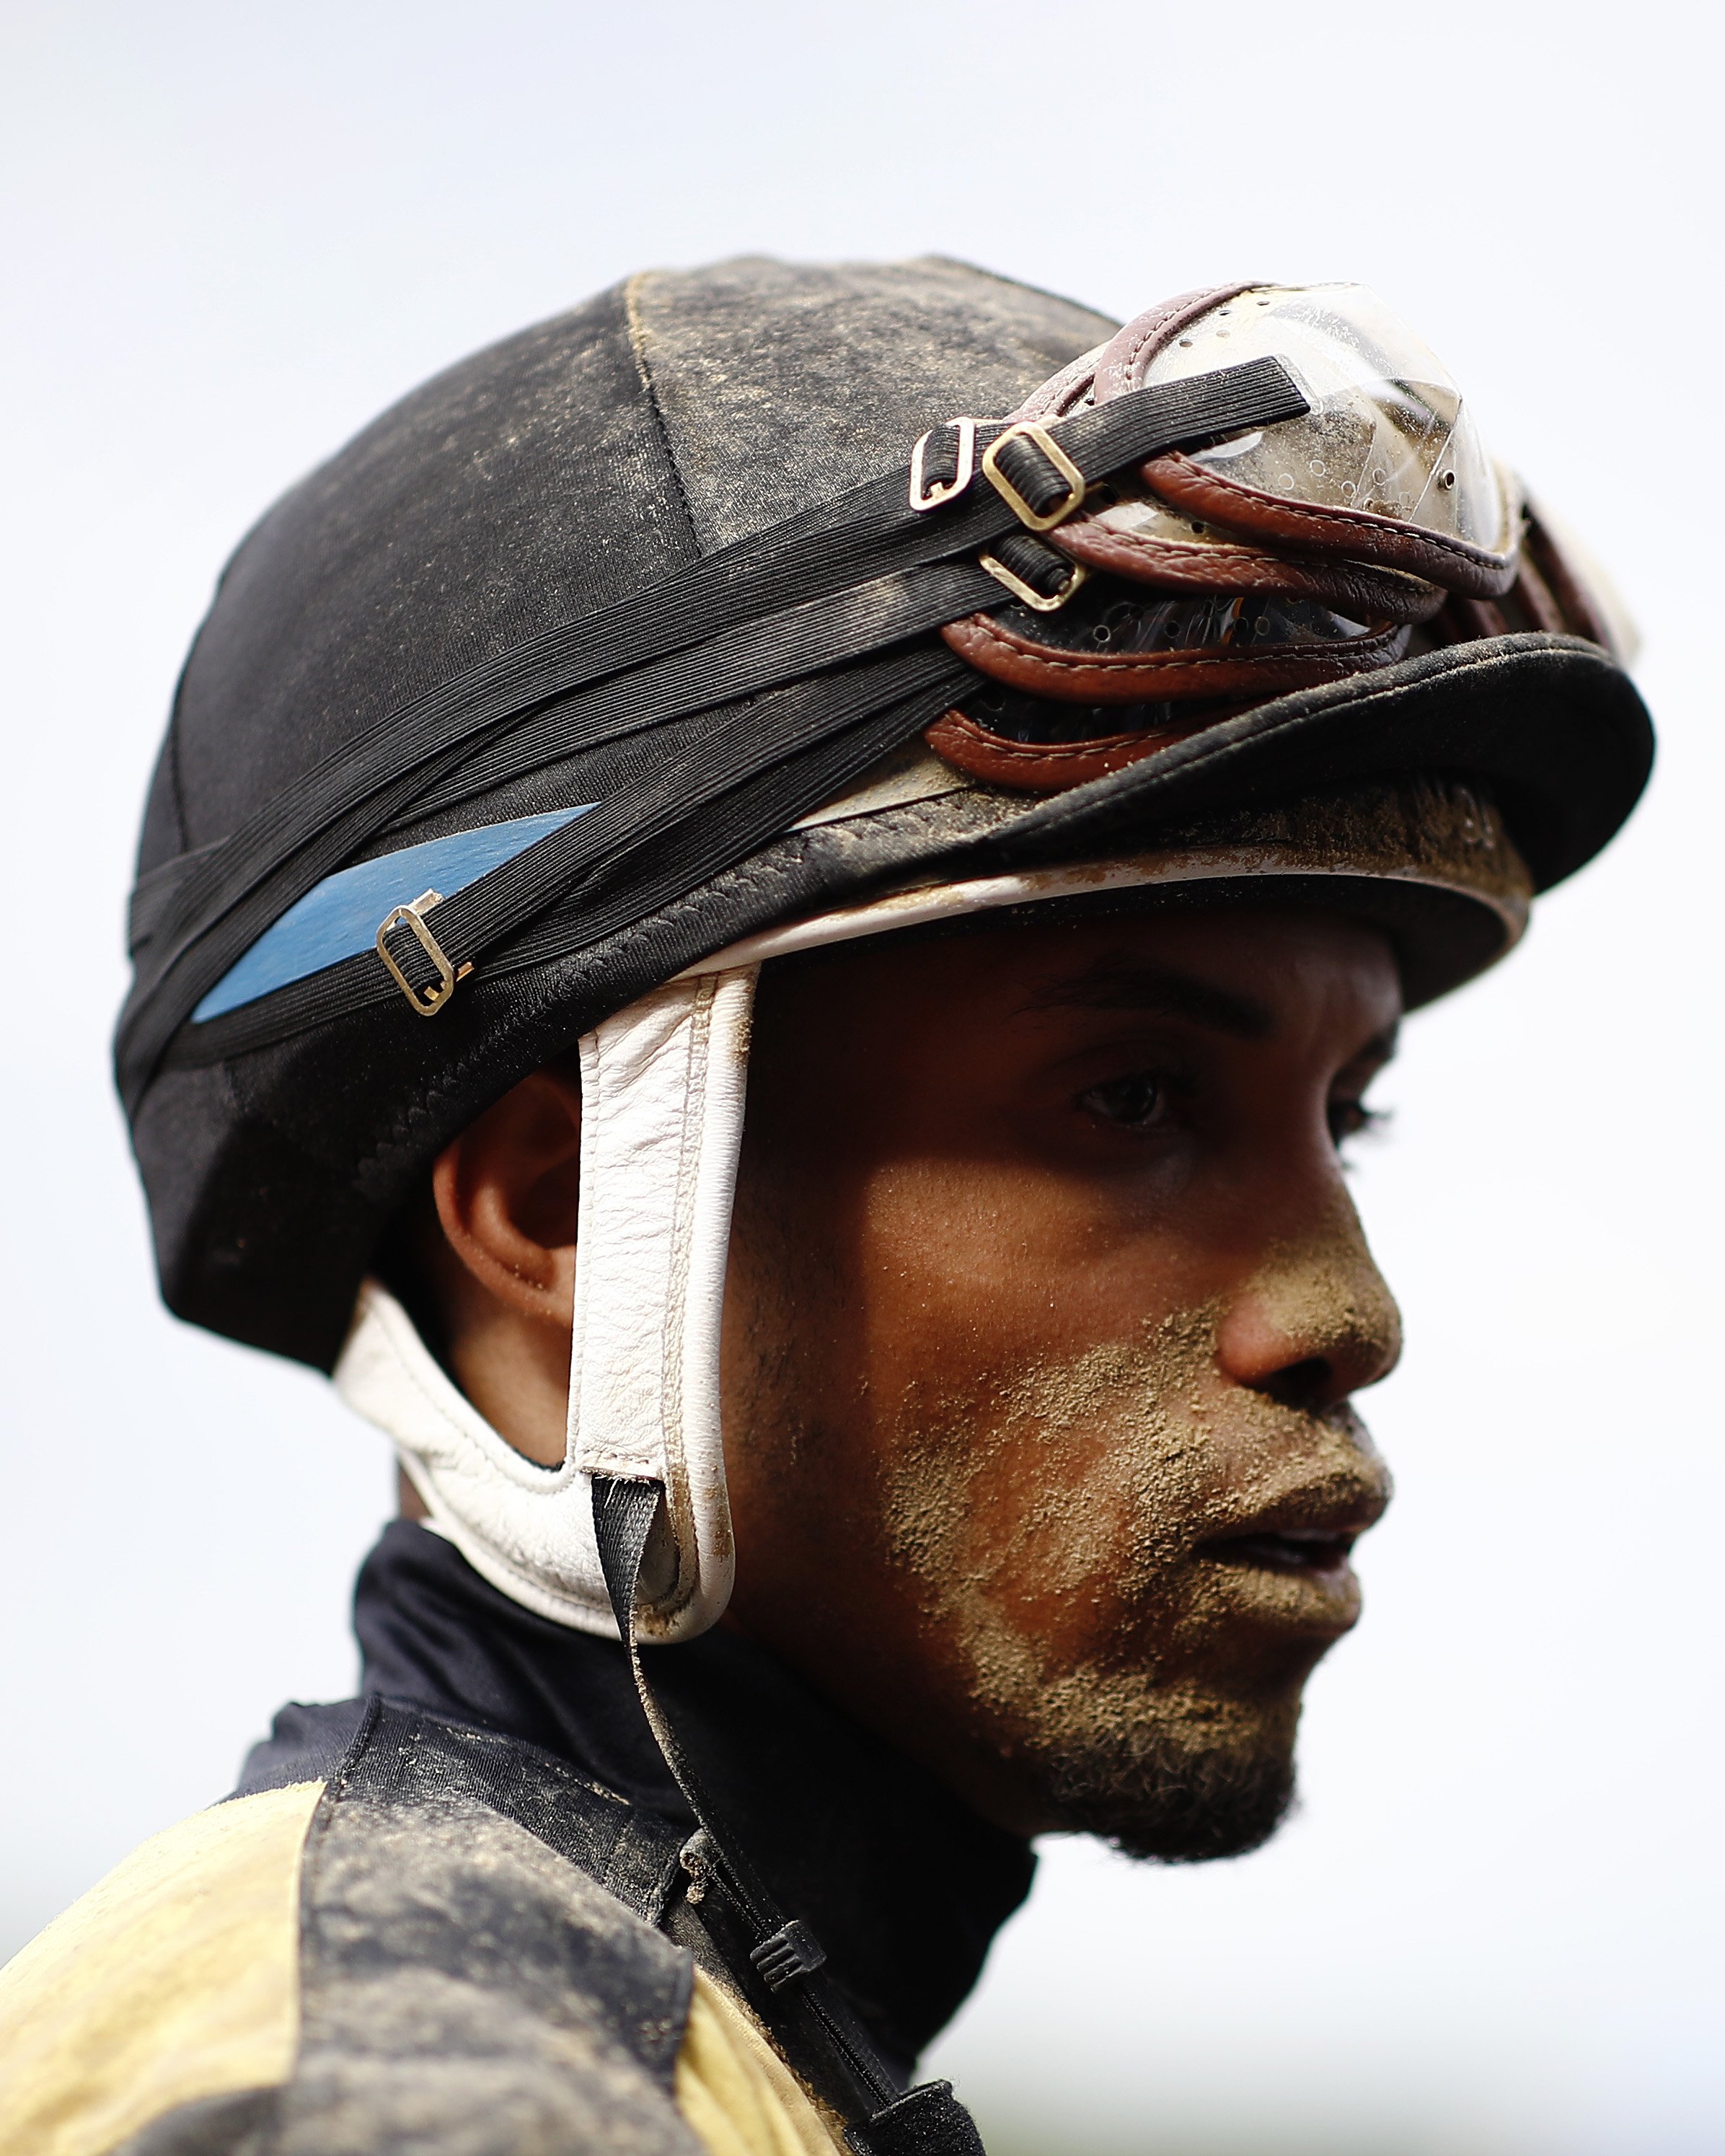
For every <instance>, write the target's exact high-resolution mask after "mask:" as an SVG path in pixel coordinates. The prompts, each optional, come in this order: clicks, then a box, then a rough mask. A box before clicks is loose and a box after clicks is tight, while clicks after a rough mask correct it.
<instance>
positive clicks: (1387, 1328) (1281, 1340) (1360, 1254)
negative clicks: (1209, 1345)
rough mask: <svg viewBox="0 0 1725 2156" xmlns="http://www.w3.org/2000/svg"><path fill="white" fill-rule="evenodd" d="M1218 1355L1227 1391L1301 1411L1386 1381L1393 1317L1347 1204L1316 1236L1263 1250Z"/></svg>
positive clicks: (1395, 1332) (1397, 1333) (1232, 1308)
mask: <svg viewBox="0 0 1725 2156" xmlns="http://www.w3.org/2000/svg"><path fill="white" fill-rule="evenodd" d="M1344 1209H1345V1210H1344ZM1216 1350H1217V1360H1218V1362H1219V1364H1220V1366H1221V1368H1222V1371H1223V1373H1224V1375H1225V1376H1227V1377H1229V1378H1232V1379H1233V1381H1234V1383H1235V1384H1237V1385H1245V1386H1246V1387H1248V1388H1249V1389H1250V1390H1252V1391H1253V1392H1258V1393H1264V1394H1267V1395H1268V1396H1269V1397H1270V1398H1271V1399H1274V1400H1276V1401H1278V1402H1280V1403H1281V1404H1282V1405H1283V1406H1286V1407H1292V1408H1299V1409H1303V1410H1305V1412H1307V1414H1321V1413H1322V1411H1323V1410H1324V1409H1327V1408H1332V1407H1338V1406H1339V1405H1340V1404H1341V1403H1342V1402H1343V1400H1345V1399H1348V1396H1349V1394H1353V1393H1357V1392H1358V1391H1360V1390H1362V1389H1363V1388H1364V1387H1365V1386H1367V1385H1375V1384H1376V1383H1378V1379H1379V1378H1386V1377H1388V1376H1389V1373H1390V1372H1391V1371H1392V1370H1393V1369H1394V1368H1395V1366H1396V1363H1397V1362H1398V1361H1399V1359H1400V1356H1401V1350H1402V1325H1401V1313H1400V1312H1399V1310H1398V1309H1397V1308H1396V1305H1395V1298H1394V1296H1392V1295H1391V1293H1390V1291H1389V1284H1388V1282H1387V1281H1385V1280H1384V1276H1383V1274H1382V1273H1380V1272H1379V1271H1378V1267H1377V1264H1376V1261H1375V1260H1373V1256H1372V1254H1371V1251H1370V1250H1368V1247H1367V1245H1366V1239H1365V1235H1364V1233H1363V1230H1362V1229H1361V1227H1360V1224H1359V1221H1358V1218H1357V1217H1356V1215H1355V1214H1354V1211H1353V1206H1352V1205H1351V1204H1348V1203H1347V1201H1346V1199H1343V1201H1342V1204H1341V1205H1340V1206H1338V1207H1337V1209H1336V1212H1335V1215H1334V1217H1333V1218H1332V1220H1331V1221H1330V1222H1329V1223H1328V1224H1327V1226H1326V1228H1325V1229H1324V1230H1323V1231H1322V1232H1320V1233H1317V1234H1316V1235H1312V1237H1310V1238H1309V1239H1307V1240H1301V1242H1299V1243H1298V1244H1294V1245H1288V1244H1278V1245H1272V1247H1271V1249H1270V1250H1268V1251H1267V1252H1266V1255H1265V1256H1264V1259H1263V1260H1262V1262H1261V1263H1260V1265H1259V1267H1258V1268H1257V1270H1255V1272H1254V1273H1253V1274H1252V1276H1250V1279H1249V1280H1248V1281H1246V1282H1245V1285H1244V1286H1243V1287H1242V1288H1241V1289H1240V1291H1239V1292H1238V1293H1237V1294H1236V1295H1235V1296H1234V1298H1233V1300H1232V1301H1230V1305H1229V1306H1228V1309H1227V1311H1226V1313H1225V1315H1224V1317H1223V1320H1222V1323H1221V1326H1220V1327H1219V1331H1218V1334H1217V1341H1216Z"/></svg>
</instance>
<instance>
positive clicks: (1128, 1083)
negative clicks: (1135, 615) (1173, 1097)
mask: <svg viewBox="0 0 1725 2156" xmlns="http://www.w3.org/2000/svg"><path fill="white" fill-rule="evenodd" d="M1078 1105H1079V1106H1080V1107H1081V1108H1087V1109H1088V1110H1089V1111H1090V1112H1091V1115H1093V1116H1101V1118H1102V1120H1103V1121H1104V1122H1109V1123H1117V1124H1118V1125H1119V1126H1120V1127H1121V1128H1122V1130H1128V1131H1143V1130H1148V1129H1149V1127H1151V1125H1152V1124H1153V1123H1159V1122H1161V1121H1162V1118H1163V1114H1164V1113H1165V1112H1166V1109H1167V1105H1168V1095H1167V1091H1166V1089H1165V1088H1164V1086H1163V1083H1162V1081H1161V1080H1160V1079H1159V1078H1157V1077H1154V1076H1153V1075H1152V1074H1151V1073H1150V1072H1149V1071H1147V1070H1134V1071H1133V1072H1132V1074H1131V1075H1129V1076H1127V1077H1125V1078H1110V1079H1108V1080H1107V1081H1106V1082H1105V1083H1104V1084H1102V1085H1101V1086H1091V1088H1090V1090H1089V1091H1088V1092H1086V1093H1081V1094H1080V1095H1079V1096H1078Z"/></svg>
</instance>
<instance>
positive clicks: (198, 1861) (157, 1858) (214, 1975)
mask: <svg viewBox="0 0 1725 2156" xmlns="http://www.w3.org/2000/svg"><path fill="white" fill-rule="evenodd" d="M320 1795H321V1785H320V1784H317V1783H315V1782H314V1783H311V1784H304V1783H302V1784H298V1785H296V1786H291V1787H289V1788H287V1789H275V1790H271V1791H270V1792H269V1793H268V1794H264V1795H262V1796H257V1797H251V1798H249V1799H245V1800H244V1802H243V1803H241V1804H222V1805H218V1807H217V1808H216V1809H215V1810H213V1811H208V1812H199V1813H198V1814H197V1815H195V1816H194V1817H193V1818H191V1819H188V1820H182V1821H181V1822H180V1824H179V1825H177V1826H172V1827H169V1828H168V1829H167V1831H166V1832H165V1833H162V1834H158V1835H156V1836H155V1837H154V1838H153V1839H152V1840H149V1841H146V1843H144V1845H142V1847H141V1848H140V1849H137V1850H135V1851H133V1852H132V1854H131V1856H128V1857H127V1858H126V1860H125V1861H124V1862H123V1863H121V1864H120V1865H118V1866H116V1868H115V1869H114V1870H113V1871H110V1873H109V1875H108V1876H107V1877H106V1878H105V1879H104V1880H103V1881H101V1882H100V1885H98V1886H94V1887H92V1888H91V1889H90V1892H89V1893H88V1894H86V1895H85V1897H84V1898H83V1899H82V1900H81V1901H80V1902H75V1903H74V1905H73V1907H71V1908H69V1910H67V1912H66V1913H65V1914H64V1916H63V1917H59V1918H58V1919H57V1920H56V1921H55V1922H54V1923H52V1924H50V1925H49V1928H48V1929H47V1930H46V1931H45V1932H44V1933H41V1935H40V1936H39V1938H35V1939H33V1941H32V1942H31V1943H30V1944H29V1945H28V1946H27V1947H26V1948H24V1949H23V1952H22V1953H18V1954H17V1955H15V1956H14V1957H13V1959H12V1960H11V1961H10V1962H8V1963H7V1965H6V1967H5V1969H3V1970H0V2148H5V2149H7V2150H8V2151H11V2152H13V2156H104V2152H105V2151H107V2150H109V2149H112V2148H117V2147H119V2146H120V2145H121V2143H123V2142H126V2140H128V2139H129V2138H131V2137H132V2136H134V2135H136V2133H139V2132H140V2131H141V2130H142V2129H144V2128H146V2127H148V2126H150V2125H151V2124H152V2123H154V2122H155V2121H156V2120H157V2119H158V2118H160V2117H162V2115H163V2114H164V2113H167V2112H171V2111H175V2110H178V2109H181V2108H182V2107H197V2108H198V2109H199V2110H202V2111H204V2112H205V2114H206V2116H213V2115H214V2114H215V2112H218V2111H220V2112H228V2114H229V2115H230V2116H231V2115H233V2113H232V2108H231V2105H230V2102H229V2100H230V2099H233V2098H235V2097H239V2098H241V2099H242V2102H241V2106H240V2109H241V2112H244V2109H245V2107H246V2105H247V2104H249V2102H250V2101H251V2099H250V2097H249V2094H248V2092H250V2091H253V2090H254V2089H255V2088H257V2087H260V2086H264V2087H273V2086H275V2084H276V2083H278V2082H281V2081H283V2080H284V2079H285V2077H286V2076H287V2074H288V2072H289V2071H290V2068H291V2066H292V2064H293V2059H294V2054H295V2049H296V2046H297V2044H298V2040H299V1914H298V1904H299V1874H300V1850H301V1847H302V1845H303V1844H304V1841H305V1830H306V1826H307V1824H308V1822H309V1821H310V1820H311V1815H312V1812H313V1809H314V1808H315V1807H316V1804H317V1802H318V1799H319V1797H320ZM218 2145H219V2144H218Z"/></svg>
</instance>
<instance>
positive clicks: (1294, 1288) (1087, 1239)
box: [725, 910, 1399, 1857]
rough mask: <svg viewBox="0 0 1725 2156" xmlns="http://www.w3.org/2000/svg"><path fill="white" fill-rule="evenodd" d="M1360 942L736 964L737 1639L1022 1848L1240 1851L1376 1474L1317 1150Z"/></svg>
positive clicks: (1353, 1601)
mask: <svg viewBox="0 0 1725 2156" xmlns="http://www.w3.org/2000/svg"><path fill="white" fill-rule="evenodd" d="M1398 1015H1399V987H1398V983H1397V978H1396V973H1395V968H1394V962H1393V960H1392V957H1391V954H1390V952H1389V947H1388V944H1387V943H1386V942H1385V940H1384V938H1383V937H1381V936H1380V935H1378V933H1377V932H1375V931H1373V930H1371V929H1369V928H1367V927H1362V926H1360V925H1358V924H1356V923H1353V922H1350V921H1346V920H1343V919H1340V918H1332V917H1331V916H1322V915H1316V914H1309V913H1302V912H1298V911H1286V912H1273V911H1265V912H1244V911H1225V910H1217V911H1210V912H1207V913H1197V914H1186V915H1167V914H1165V915H1161V916H1156V915H1145V916H1139V917H1137V918H1129V919H1117V920H1113V921H1084V922H1081V923H1077V924H1073V923H1070V922H1069V923H1067V924H1065V925H1060V924H1056V925H1052V926H1045V927H1026V926H1024V925H1022V923H1021V922H1020V921H1014V922H1009V923H1004V924H1001V925H998V926H994V927H988V928H986V929H980V930H977V931H974V932H970V933H968V934H963V935H957V936H952V937H947V938H945V939H940V940H916V939H904V940H899V939H895V938H893V937H883V938H880V939H877V940H875V941H873V942H866V943H861V944H856V945H852V946H850V947H841V948H839V949H837V950H834V951H831V952H823V953H819V954H817V955H815V956H814V957H810V958H805V959H799V960H796V961H793V962H786V963H783V964H781V965H779V966H777V967H770V968H768V970H767V973H766V974H765V976H764V977H763V978H762V983H761V993H760V1001H759V1007H758V1013H757V1024H756V1034H755V1045H754V1050H753V1055H752V1064H751V1075H750V1081H749V1085H750V1096H749V1111H748V1123H747V1137H746V1139H745V1142H744V1149H743V1163H742V1176H741V1180H740V1183H739V1189H738V1197H737V1218H736V1224H735V1228H734V1229H733V1233H732V1256H731V1270H730V1280H729V1284H728V1289H727V1306H726V1332H725V1415H726V1457H727V1462H728V1466H729V1471H730V1476H731V1489H732V1508H733V1513H734V1517H735V1524H736V1533H737V1595H736V1599H735V1602H734V1604H733V1619H734V1621H735V1622H737V1624H739V1625H742V1627H743V1628H744V1629H745V1630H747V1631H749V1632H750V1633H752V1635H755V1636H756V1637H757V1638H759V1639H761V1640H763V1641H765V1642H766V1643H767V1644H768V1645H771V1646H772V1647H773V1648H774V1649H775V1650H778V1652H779V1653H780V1654H782V1655H784V1656H786V1657H787V1658H788V1659H789V1660H790V1661H793V1662H794V1663H796V1664H798V1665H799V1666H801V1667H802V1668H803V1669H804V1670H805V1671H808V1672H809V1674H810V1675H811V1676H813V1677H814V1679H815V1681H817V1682H818V1683H819V1684H820V1685H821V1686H823V1688H824V1689H825V1690H826V1691H828V1692H829V1693H830V1694H831V1695H833V1696H834V1697H837V1698H838V1699H839V1701H840V1702H842V1703H844V1704H845V1705H846V1706H848V1707H850V1709H851V1710H852V1711H853V1712H855V1713H857V1714H858V1715H859V1716H860V1717H861V1718H862V1719H864V1720H865V1721H866V1722H870V1723H871V1724H872V1725H873V1726H874V1727H876V1728H877V1729H879V1730H880V1731H881V1732H883V1733H885V1734H886V1735H887V1736H889V1737H890V1738H892V1740H893V1741H894V1742H896V1743H898V1744H899V1745H900V1746H901V1747H902V1748H905V1749H906V1750H907V1751H909V1752H911V1753H912V1754H913V1755H915V1756H916V1757H919V1758H922V1760H923V1761H924V1762H925V1763H927V1764H928V1765H929V1766H930V1767H932V1768H933V1769H934V1770H935V1772H936V1773H937V1774H940V1775H941V1776H942V1778H943V1779H945V1780H947V1782H948V1783H949V1784H951V1785H952V1786H953V1787H954V1788H956V1789H958V1790H959V1791H960V1793H961V1794H964V1795H965V1796H967V1797H968V1798H969V1799H970V1800H971V1801H972V1802H973V1803H974V1804H977V1805H978V1807H979V1808H980V1809H982V1810H983V1811H984V1812H985V1813H986V1814H988V1815H989V1816H991V1817H993V1818H994V1819H996V1820H999V1822H1000V1823H1001V1824H1003V1825H1007V1826H1009V1827H1012V1828H1014V1829H1016V1830H1019V1831H1023V1832H1036V1831H1040V1830H1047V1829H1051V1828H1061V1827H1065V1828H1080V1829H1084V1830H1090V1831H1093V1832H1097V1833H1102V1834H1106V1835H1111V1836H1114V1837H1116V1838H1117V1840H1120V1842H1121V1843H1122V1845H1124V1846H1126V1847H1127V1848H1128V1849H1131V1850H1132V1851H1137V1852H1138V1853H1141V1854H1147V1855H1155V1856H1171V1857H1182V1856H1220V1855H1225V1854H1229V1853H1231V1852H1233V1851H1236V1850H1239V1849H1242V1848H1247V1847H1250V1846H1252V1845H1255V1843H1256V1842H1258V1841H1259V1840H1262V1839H1263V1838H1264V1836H1265V1835H1267V1834H1268V1833H1269V1832H1270V1831H1271V1830H1272V1829H1273V1827H1274V1825H1276V1821H1277V1820H1278V1819H1279V1818H1280V1817H1281V1814H1282V1812H1283V1810H1284V1809H1286V1804H1287V1801H1288V1799H1289V1796H1290V1794H1291V1789H1292V1757H1293V1742H1294V1732H1295V1726H1296V1721H1297V1717H1298V1713H1299V1704H1300V1695H1301V1687H1302V1686H1303V1684H1304V1682H1305V1680H1306V1677H1307V1675H1308V1673H1309V1672H1310V1671H1311V1670H1312V1667H1313V1666H1314V1665H1315V1664H1316V1663H1317V1661H1318V1659H1319V1657H1320V1656H1321V1655H1322V1654H1323V1653H1324V1651H1325V1650H1326V1649H1327V1647H1328V1646H1329V1645H1331V1643H1332V1641H1333V1640H1336V1639H1337V1638H1338V1637H1339V1636H1340V1635H1341V1634H1342V1633H1343V1632H1345V1631H1346V1630H1348V1628H1349V1626H1350V1625H1353V1622H1354V1620H1355V1619H1356V1617H1357V1616H1358V1609H1359V1593H1358V1584H1357V1583H1356V1581H1355V1578H1354V1575H1353V1571H1352V1569H1351V1568H1350V1567H1349V1564H1348V1548H1349V1546H1350V1544H1351V1543H1352V1542H1353V1538H1354V1537H1355V1536H1356V1535H1358V1533H1359V1532H1361V1531H1362V1530H1363V1529H1364V1528H1365V1527H1369V1526H1370V1525H1371V1523H1372V1522H1373V1521H1374V1520H1375V1519H1376V1518H1377V1517H1378V1515H1379V1513H1380V1512H1382V1511H1383V1509H1384V1504H1385V1502H1386V1501H1387V1499H1388V1495H1389V1477H1388V1476H1387V1473H1386V1471H1385V1470H1384V1466H1383V1465H1382V1463H1381V1461H1380V1460H1379V1459H1378V1455H1377V1454H1376V1453H1375V1451H1374V1450H1373V1447H1372V1445H1371V1442H1370V1440H1369V1439H1368V1436H1367V1435H1366V1433H1365V1431H1364V1430H1363V1428H1362V1426H1361V1425H1360V1424H1359V1423H1358V1420H1357V1419H1355V1417H1354V1415H1353V1411H1352V1409H1351V1408H1350V1407H1349V1405H1348V1396H1349V1395H1350V1394H1352V1393H1353V1391H1354V1390H1355V1389H1357V1388H1358V1387H1359V1386H1362V1385H1366V1384H1370V1383H1373V1382H1374V1381H1375V1380H1376V1379H1377V1378H1381V1377H1383V1376H1384V1374H1385V1373H1386V1372H1387V1371H1388V1370H1389V1368H1391V1367H1392V1365H1393V1364H1394V1361H1395V1359H1396V1355H1397V1353H1398V1346H1399V1325H1398V1319H1397V1315H1396V1311H1395V1306H1394V1302H1393V1301H1391V1298H1390V1296H1389V1291H1388V1289H1387V1288H1386V1287H1385V1286H1384V1281H1383V1280H1382V1278H1381V1277H1380V1276H1379V1275H1378V1271H1377V1270H1376V1268H1375V1266H1374V1265H1373V1261H1372V1259H1371V1256H1370V1255H1369V1253H1368V1250H1367V1248H1366V1245H1365V1241H1364V1239H1363V1235H1362V1234H1361V1231H1360V1228H1359V1224H1358V1219H1357V1218H1356V1216H1355V1214H1354V1210H1353V1205H1352V1204H1351V1203H1350V1202H1349V1199H1348V1193H1347V1190H1346V1188H1345V1186H1344V1183H1343V1173H1342V1168H1341V1163H1340V1161H1339V1159H1338V1157H1337V1145H1338V1142H1340V1140H1341V1139H1342V1138H1343V1137H1346V1136H1347V1135H1348V1133H1349V1132H1351V1131H1352V1130H1353V1129H1354V1128H1355V1127H1357V1126H1358V1122H1360V1120H1361V1115H1362V1111H1361V1108H1360V1101H1361V1096H1362V1095H1363V1092H1364V1090H1365V1088H1366V1086H1367V1085H1368V1082H1369V1081H1370V1080H1371V1078H1372V1077H1373V1075H1374V1073H1375V1072H1376V1071H1377V1070H1378V1068H1379V1067H1380V1065H1382V1064H1383V1063H1384V1060H1386V1058H1387V1057H1388V1055H1389V1053H1390V1048H1391V1042H1392V1036H1393V1034H1394V1027H1395V1024H1396V1021H1397V1018H1398Z"/></svg>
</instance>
